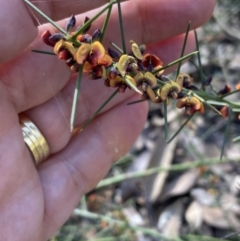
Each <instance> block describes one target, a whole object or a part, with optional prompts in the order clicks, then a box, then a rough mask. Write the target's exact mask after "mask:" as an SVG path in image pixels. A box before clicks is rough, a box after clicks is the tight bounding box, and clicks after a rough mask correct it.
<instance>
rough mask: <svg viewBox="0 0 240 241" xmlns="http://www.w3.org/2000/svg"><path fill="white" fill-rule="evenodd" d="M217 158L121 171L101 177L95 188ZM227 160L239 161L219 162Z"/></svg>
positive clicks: (205, 164)
mask: <svg viewBox="0 0 240 241" xmlns="http://www.w3.org/2000/svg"><path fill="white" fill-rule="evenodd" d="M219 162H220V161H219V158H206V159H201V160H196V161H190V162H187V163H180V164H174V165H172V166H171V167H161V166H160V167H159V166H158V167H153V168H149V169H147V170H144V171H138V172H132V173H122V174H119V175H117V176H114V177H109V178H106V179H103V180H102V181H101V182H100V183H99V184H98V186H97V187H96V189H98V188H102V187H106V186H109V185H112V184H114V183H119V182H122V181H123V180H128V179H132V178H138V177H147V176H150V175H153V174H155V173H159V172H174V171H182V170H188V169H191V168H196V167H200V166H211V165H214V164H218V163H219ZM229 162H240V158H239V157H238V158H232V159H231V160H230V159H229V158H225V157H223V158H222V160H221V163H229Z"/></svg>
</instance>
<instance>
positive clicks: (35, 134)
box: [19, 114, 50, 165]
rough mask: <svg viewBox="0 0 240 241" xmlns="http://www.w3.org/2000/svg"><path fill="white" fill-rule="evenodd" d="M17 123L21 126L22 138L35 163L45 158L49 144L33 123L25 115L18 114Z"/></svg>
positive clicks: (48, 150)
mask: <svg viewBox="0 0 240 241" xmlns="http://www.w3.org/2000/svg"><path fill="white" fill-rule="evenodd" d="M19 123H20V125H21V128H22V133H23V138H24V141H25V144H26V145H27V147H28V149H29V151H30V152H31V154H32V157H33V159H34V162H35V164H36V165H39V163H41V162H43V161H44V160H46V159H47V157H48V156H49V154H50V149H49V145H48V143H47V141H46V139H45V138H44V136H43V135H42V133H41V132H40V130H39V129H38V128H37V127H36V126H35V125H34V123H33V122H32V121H31V120H29V119H28V117H26V116H25V115H23V114H21V115H20V116H19Z"/></svg>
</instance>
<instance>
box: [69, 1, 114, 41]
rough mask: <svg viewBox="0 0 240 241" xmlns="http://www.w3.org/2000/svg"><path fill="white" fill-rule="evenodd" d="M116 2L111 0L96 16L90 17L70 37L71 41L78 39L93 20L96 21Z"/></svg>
mask: <svg viewBox="0 0 240 241" xmlns="http://www.w3.org/2000/svg"><path fill="white" fill-rule="evenodd" d="M114 3H116V0H113V1H111V2H110V3H109V4H107V5H106V6H105V7H104V8H103V9H102V10H101V11H100V12H98V13H97V14H96V15H95V16H93V17H92V18H91V19H89V20H88V21H87V22H86V23H85V24H84V25H83V26H82V27H81V28H79V29H78V31H77V32H76V33H75V34H74V35H73V36H71V38H69V40H70V41H73V40H76V38H77V36H78V35H80V34H81V33H83V32H84V30H85V29H87V28H88V27H89V25H90V24H92V22H93V21H95V20H96V19H97V18H98V17H99V16H101V15H102V14H103V13H104V12H105V11H106V10H107V9H109V7H111V6H112V5H113V4H114Z"/></svg>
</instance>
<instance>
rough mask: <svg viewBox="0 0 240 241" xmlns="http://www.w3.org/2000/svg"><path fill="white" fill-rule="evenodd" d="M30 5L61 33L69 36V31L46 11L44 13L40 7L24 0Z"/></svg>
mask: <svg viewBox="0 0 240 241" xmlns="http://www.w3.org/2000/svg"><path fill="white" fill-rule="evenodd" d="M23 1H24V2H25V3H26V4H27V5H28V6H30V7H31V8H32V9H34V10H35V11H36V12H37V13H38V14H40V15H41V16H42V17H43V18H45V20H47V21H48V22H49V23H51V24H52V25H53V26H54V27H55V28H56V29H58V30H59V31H60V32H61V33H63V34H64V35H66V36H68V33H67V32H66V31H65V30H64V29H63V28H61V27H60V26H59V25H58V24H56V23H55V22H54V21H53V20H52V19H51V18H49V17H48V16H47V15H46V14H45V13H43V12H42V11H41V10H40V9H39V8H37V7H36V6H35V5H33V4H32V3H31V2H30V1H29V0H23Z"/></svg>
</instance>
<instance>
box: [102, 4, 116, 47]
mask: <svg viewBox="0 0 240 241" xmlns="http://www.w3.org/2000/svg"><path fill="white" fill-rule="evenodd" d="M110 3H113V0H111V1H110ZM112 6H113V5H110V6H109V8H108V12H107V16H106V18H105V21H104V23H103V27H102V31H101V36H100V39H99V41H100V42H102V41H103V38H104V35H105V33H106V29H107V25H108V23H109V19H110V15H111V12H112Z"/></svg>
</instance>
